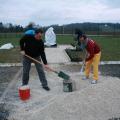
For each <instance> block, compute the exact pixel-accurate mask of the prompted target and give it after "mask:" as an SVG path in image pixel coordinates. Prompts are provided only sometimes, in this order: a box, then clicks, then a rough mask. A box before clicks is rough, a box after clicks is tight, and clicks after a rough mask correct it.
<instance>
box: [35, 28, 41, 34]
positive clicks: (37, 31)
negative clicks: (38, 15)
mask: <svg viewBox="0 0 120 120" xmlns="http://www.w3.org/2000/svg"><path fill="white" fill-rule="evenodd" d="M38 33H43V30H42V29H36V30H35V34H38Z"/></svg>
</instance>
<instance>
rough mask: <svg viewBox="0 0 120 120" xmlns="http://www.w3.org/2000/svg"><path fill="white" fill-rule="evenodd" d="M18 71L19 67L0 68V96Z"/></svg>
mask: <svg viewBox="0 0 120 120" xmlns="http://www.w3.org/2000/svg"><path fill="white" fill-rule="evenodd" d="M19 69H20V67H0V96H1V95H2V93H3V91H4V90H5V89H6V87H7V86H8V84H9V82H11V81H12V79H13V78H14V76H15V74H16V73H17V72H18V70H19Z"/></svg>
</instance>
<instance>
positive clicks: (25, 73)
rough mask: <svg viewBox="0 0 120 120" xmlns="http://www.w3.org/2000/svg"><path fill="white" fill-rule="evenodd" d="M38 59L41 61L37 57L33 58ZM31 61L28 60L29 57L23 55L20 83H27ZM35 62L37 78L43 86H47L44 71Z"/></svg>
mask: <svg viewBox="0 0 120 120" xmlns="http://www.w3.org/2000/svg"><path fill="white" fill-rule="evenodd" d="M35 59H36V60H38V61H41V60H40V58H39V57H37V58H35ZM32 62H33V61H32V60H30V59H29V58H27V57H26V56H23V77H22V85H27V84H28V82H29V72H30V68H31V63H32ZM34 63H35V67H36V69H37V72H38V75H39V79H40V81H41V83H42V86H43V87H46V86H47V80H46V77H45V73H44V70H43V66H42V65H41V64H39V63H36V62H34Z"/></svg>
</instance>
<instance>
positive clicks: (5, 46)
mask: <svg viewBox="0 0 120 120" xmlns="http://www.w3.org/2000/svg"><path fill="white" fill-rule="evenodd" d="M13 47H14V46H13V45H12V44H11V43H7V44H4V45H2V46H1V47H0V49H7V50H8V49H11V48H13Z"/></svg>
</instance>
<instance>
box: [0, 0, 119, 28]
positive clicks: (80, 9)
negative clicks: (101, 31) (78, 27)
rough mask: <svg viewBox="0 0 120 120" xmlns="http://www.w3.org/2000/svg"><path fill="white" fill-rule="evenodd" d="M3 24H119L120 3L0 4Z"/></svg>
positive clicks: (40, 0)
mask: <svg viewBox="0 0 120 120" xmlns="http://www.w3.org/2000/svg"><path fill="white" fill-rule="evenodd" d="M0 22H3V23H12V24H20V25H23V26H25V25H27V24H28V23H29V22H34V23H36V24H39V25H41V26H47V25H51V24H59V25H62V24H69V23H76V22H78V23H81V22H119V23H120V0H0Z"/></svg>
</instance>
